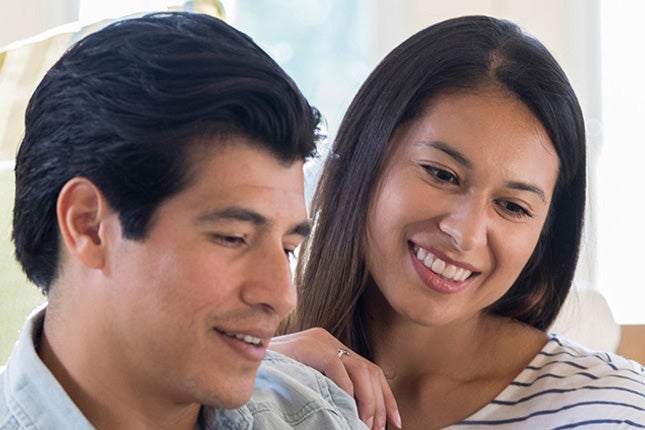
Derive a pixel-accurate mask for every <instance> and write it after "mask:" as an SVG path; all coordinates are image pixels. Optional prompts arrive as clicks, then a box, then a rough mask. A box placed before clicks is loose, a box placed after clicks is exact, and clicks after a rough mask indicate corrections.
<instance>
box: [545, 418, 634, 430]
mask: <svg viewBox="0 0 645 430" xmlns="http://www.w3.org/2000/svg"><path fill="white" fill-rule="evenodd" d="M593 424H628V425H630V426H631V427H636V428H639V429H645V425H643V424H639V423H635V422H634V421H631V420H591V421H580V422H577V423H571V424H567V425H563V426H560V427H554V428H553V430H563V429H571V428H575V427H582V426H590V425H593Z"/></svg>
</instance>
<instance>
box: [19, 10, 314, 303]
mask: <svg viewBox="0 0 645 430" xmlns="http://www.w3.org/2000/svg"><path fill="white" fill-rule="evenodd" d="M318 123H319V115H318V112H317V111H316V110H315V109H314V108H312V107H311V106H310V105H309V104H308V103H307V101H306V99H305V98H304V96H303V95H302V94H301V92H300V91H299V89H298V88H297V86H296V85H295V83H294V82H293V81H292V80H291V79H290V78H289V77H288V76H287V74H286V73H285V72H284V71H283V70H282V69H281V68H280V67H279V66H278V65H277V64H276V63H275V61H273V60H272V59H271V58H270V57H269V56H268V55H267V54H266V53H265V52H264V51H263V50H262V49H260V48H259V47H258V46H257V45H256V44H255V43H254V42H253V41H252V40H251V39H250V38H249V37H248V36H246V35H245V34H243V33H241V32H239V31H237V30H235V29H234V28H232V27H231V26H229V25H227V24H226V23H224V22H223V21H221V20H219V19H216V18H213V17H210V16H208V15H201V14H192V13H186V12H176V13H157V14H150V15H146V16H144V17H141V18H136V19H128V20H123V21H119V22H116V23H114V24H112V25H110V26H108V27H106V28H104V29H102V30H100V31H98V32H96V33H94V34H91V35H89V36H87V37H86V38H84V39H82V40H80V41H79V42H78V43H76V44H75V45H74V46H73V47H71V48H70V49H69V50H68V51H67V52H66V53H65V54H64V55H63V56H62V57H61V59H60V60H59V61H58V62H57V63H56V64H55V65H54V66H53V67H52V68H51V69H50V70H49V72H48V73H47V74H46V75H45V77H44V78H43V80H42V82H41V83H40V84H39V86H38V88H37V89H36V91H35V92H34V94H33V96H32V98H31V100H30V102H29V105H28V107H27V112H26V117H25V135H24V138H23V140H22V142H21V145H20V148H19V150H18V154H17V158H16V167H15V173H16V196H15V206H14V217H13V240H14V243H15V247H16V258H17V259H18V261H19V262H20V263H21V264H22V267H23V269H24V271H25V273H26V274H27V276H28V277H29V279H30V280H31V281H33V282H35V283H36V284H37V285H38V286H39V287H40V288H41V289H42V290H43V292H44V293H45V294H46V293H48V291H49V288H50V286H51V284H52V282H53V281H54V279H55V278H56V275H57V265H58V262H59V255H58V253H59V246H60V244H59V232H58V227H57V219H56V201H57V198H58V194H59V192H60V190H61V188H62V187H63V185H64V184H65V183H66V182H67V181H69V180H70V179H71V178H73V177H77V176H82V177H86V178H88V179H89V180H90V181H92V182H93V183H94V184H95V185H96V186H97V187H98V188H99V189H100V190H101V192H102V193H104V195H105V196H106V199H107V200H108V203H109V204H110V205H111V207H112V208H113V209H114V210H115V211H116V212H117V213H118V214H119V217H120V221H121V224H122V226H123V232H124V236H125V237H127V238H130V239H135V240H139V239H144V238H145V235H146V230H147V227H148V225H149V222H150V219H151V217H152V215H153V214H154V212H155V210H156V208H157V207H158V206H159V205H160V204H161V203H162V202H163V201H164V200H165V199H167V198H169V197H170V196H172V195H174V194H176V193H178V192H179V191H181V190H182V189H184V188H185V187H186V186H187V184H188V183H189V181H190V179H191V177H190V175H191V173H192V171H193V169H191V157H190V154H191V152H190V150H191V149H192V147H193V146H195V145H197V144H199V145H204V144H208V143H210V142H213V141H217V140H222V139H218V138H224V137H227V136H242V137H246V138H249V139H250V140H251V141H252V142H253V143H254V144H257V145H258V146H259V147H261V148H264V149H266V150H268V151H270V152H271V153H272V154H274V155H275V157H276V158H277V159H278V160H280V161H282V162H284V163H285V164H289V163H291V162H293V161H295V160H298V159H305V158H307V157H308V156H310V155H312V154H313V152H314V151H315V140H316V138H317V131H318ZM213 138H215V139H213ZM192 160H193V161H194V159H192Z"/></svg>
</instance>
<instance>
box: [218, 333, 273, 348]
mask: <svg viewBox="0 0 645 430" xmlns="http://www.w3.org/2000/svg"><path fill="white" fill-rule="evenodd" d="M217 331H218V332H220V333H222V334H223V335H226V336H228V337H233V338H235V339H237V340H241V341H242V342H244V343H247V344H249V345H252V346H262V339H260V338H259V337H255V336H251V335H249V334H244V333H231V332H228V331H222V330H217Z"/></svg>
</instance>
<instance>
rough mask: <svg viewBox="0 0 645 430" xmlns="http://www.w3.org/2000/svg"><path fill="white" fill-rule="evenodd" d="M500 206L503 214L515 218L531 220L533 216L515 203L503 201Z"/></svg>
mask: <svg viewBox="0 0 645 430" xmlns="http://www.w3.org/2000/svg"><path fill="white" fill-rule="evenodd" d="M500 206H501V207H502V208H503V209H504V212H506V213H508V214H510V215H511V216H513V217H515V218H524V217H529V218H531V217H532V216H533V215H531V213H530V212H529V211H528V210H527V209H525V208H524V207H522V206H521V205H518V204H517V203H513V202H509V201H507V200H504V201H501V202H500Z"/></svg>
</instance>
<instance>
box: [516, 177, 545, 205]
mask: <svg viewBox="0 0 645 430" xmlns="http://www.w3.org/2000/svg"><path fill="white" fill-rule="evenodd" d="M506 187H507V188H511V189H514V190H520V191H529V192H532V193H535V194H537V195H538V197H540V200H542V201H543V202H544V203H546V194H545V193H544V190H543V189H542V188H540V187H539V186H537V185H535V184H529V183H526V182H519V181H509V182H507V183H506Z"/></svg>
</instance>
